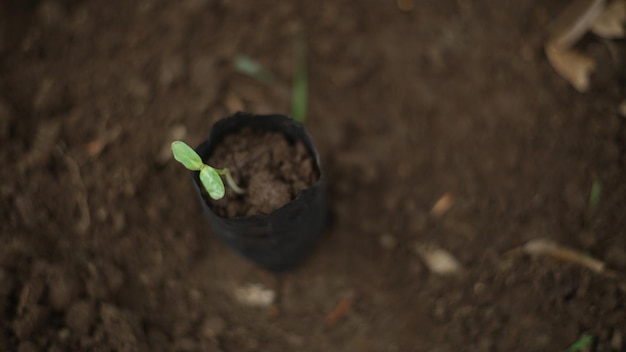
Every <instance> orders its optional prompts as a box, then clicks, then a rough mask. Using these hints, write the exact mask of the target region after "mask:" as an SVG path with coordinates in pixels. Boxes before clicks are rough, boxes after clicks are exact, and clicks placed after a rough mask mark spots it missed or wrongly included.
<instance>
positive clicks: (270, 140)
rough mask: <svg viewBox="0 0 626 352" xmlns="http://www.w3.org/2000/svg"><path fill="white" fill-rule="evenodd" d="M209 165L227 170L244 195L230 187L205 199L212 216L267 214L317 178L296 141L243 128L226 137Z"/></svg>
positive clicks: (276, 134)
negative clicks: (217, 198)
mask: <svg viewBox="0 0 626 352" xmlns="http://www.w3.org/2000/svg"><path fill="white" fill-rule="evenodd" d="M208 162H209V165H211V166H213V167H216V168H219V169H222V168H228V169H229V170H230V172H231V174H232V176H233V180H234V181H235V182H236V183H237V185H238V186H240V187H243V188H244V189H245V191H246V193H245V194H243V195H239V194H236V193H235V192H234V191H233V190H232V189H230V187H227V192H226V195H225V196H224V198H222V199H220V200H213V199H210V197H209V196H208V194H204V195H203V196H204V198H205V199H209V202H210V204H212V208H213V210H214V211H215V213H216V214H218V215H220V216H222V217H227V218H232V217H241V216H250V215H257V214H269V213H271V212H272V211H273V210H275V209H278V208H280V207H282V206H283V205H285V204H287V203H289V202H291V201H292V200H294V199H296V197H297V196H298V195H299V194H300V192H302V191H303V190H305V189H307V188H309V187H311V186H313V185H314V184H315V182H317V180H318V178H319V176H318V175H319V170H317V168H316V167H315V162H314V159H313V156H312V155H311V153H309V151H308V150H307V148H306V147H305V146H304V144H303V143H302V142H300V141H298V142H296V143H290V142H289V141H288V140H287V138H286V137H285V135H283V134H282V133H279V132H269V131H261V130H253V129H250V128H244V129H243V130H241V131H239V132H237V133H233V134H229V135H227V136H225V137H224V139H223V140H222V141H221V142H220V143H219V144H218V145H217V146H216V148H215V150H214V151H213V153H212V155H210V156H209V160H208Z"/></svg>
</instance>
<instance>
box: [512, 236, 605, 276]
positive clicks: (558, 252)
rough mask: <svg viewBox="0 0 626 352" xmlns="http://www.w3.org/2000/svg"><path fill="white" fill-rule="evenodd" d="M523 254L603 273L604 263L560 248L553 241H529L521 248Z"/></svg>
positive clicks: (565, 248) (562, 247)
mask: <svg viewBox="0 0 626 352" xmlns="http://www.w3.org/2000/svg"><path fill="white" fill-rule="evenodd" d="M522 248H523V250H524V252H525V253H527V254H530V255H544V256H548V257H552V258H555V259H558V260H562V261H564V262H570V263H576V264H578V265H582V266H584V267H586V268H588V269H590V270H592V271H595V272H597V273H601V272H604V270H605V264H604V262H602V261H600V260H597V259H594V258H590V257H587V256H585V255H584V254H582V253H580V252H578V251H575V250H573V249H571V248H567V247H564V246H561V245H559V244H557V243H555V242H553V241H550V240H547V239H543V238H539V239H535V240H531V241H529V242H528V243H526V244H525V245H524V247H522Z"/></svg>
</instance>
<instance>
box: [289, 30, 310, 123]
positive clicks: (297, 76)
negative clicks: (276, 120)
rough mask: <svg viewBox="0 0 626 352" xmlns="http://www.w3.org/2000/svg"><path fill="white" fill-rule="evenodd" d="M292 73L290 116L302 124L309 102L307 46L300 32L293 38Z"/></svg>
mask: <svg viewBox="0 0 626 352" xmlns="http://www.w3.org/2000/svg"><path fill="white" fill-rule="evenodd" d="M293 53H294V61H295V65H294V72H293V85H292V88H291V89H292V91H291V116H292V117H293V118H294V120H296V121H298V122H302V123H304V120H305V119H306V113H307V110H308V101H309V77H308V71H307V46H306V39H305V37H304V34H303V33H302V32H298V33H296V34H295V35H294V38H293Z"/></svg>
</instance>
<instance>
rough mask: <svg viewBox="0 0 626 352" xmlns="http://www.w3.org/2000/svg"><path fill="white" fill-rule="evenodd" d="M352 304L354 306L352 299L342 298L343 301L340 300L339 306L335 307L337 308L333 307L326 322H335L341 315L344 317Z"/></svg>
mask: <svg viewBox="0 0 626 352" xmlns="http://www.w3.org/2000/svg"><path fill="white" fill-rule="evenodd" d="M350 306H352V300H350V299H344V300H342V301H341V302H339V304H338V305H337V307H335V309H333V311H332V312H330V314H328V315H327V316H326V322H327V323H329V324H335V323H336V322H337V321H339V319H341V317H343V316H344V315H345V314H346V313H347V312H348V310H349V309H350Z"/></svg>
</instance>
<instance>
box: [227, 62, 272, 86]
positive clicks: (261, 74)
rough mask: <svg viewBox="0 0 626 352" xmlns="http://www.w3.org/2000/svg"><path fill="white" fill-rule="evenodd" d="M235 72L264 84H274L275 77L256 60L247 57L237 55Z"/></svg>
mask: <svg viewBox="0 0 626 352" xmlns="http://www.w3.org/2000/svg"><path fill="white" fill-rule="evenodd" d="M233 65H234V66H235V70H237V71H238V72H240V73H243V74H245V75H248V76H250V77H252V78H255V79H257V80H259V81H261V82H262V83H265V84H268V85H269V84H272V83H274V75H273V74H272V73H271V72H270V71H268V70H266V69H265V68H263V66H262V65H261V64H260V63H259V62H258V61H256V60H254V59H252V58H251V57H249V56H246V55H237V57H236V58H235V60H234V61H233Z"/></svg>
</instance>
